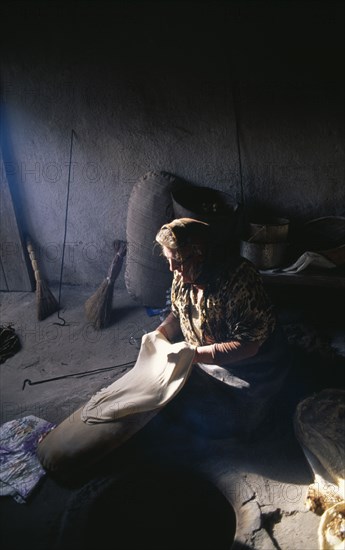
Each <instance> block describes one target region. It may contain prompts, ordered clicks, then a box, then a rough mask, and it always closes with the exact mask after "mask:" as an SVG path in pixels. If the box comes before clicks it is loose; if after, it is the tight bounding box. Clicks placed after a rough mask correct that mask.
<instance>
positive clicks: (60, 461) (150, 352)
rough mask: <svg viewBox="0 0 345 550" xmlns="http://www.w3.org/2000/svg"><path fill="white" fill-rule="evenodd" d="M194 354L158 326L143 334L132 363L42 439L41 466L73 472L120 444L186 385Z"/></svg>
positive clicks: (90, 463)
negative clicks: (168, 337) (157, 328)
mask: <svg viewBox="0 0 345 550" xmlns="http://www.w3.org/2000/svg"><path fill="white" fill-rule="evenodd" d="M193 357H194V348H193V346H191V345H190V344H188V343H186V342H179V343H175V344H171V343H170V342H169V341H168V340H167V339H166V338H165V337H164V336H163V335H162V334H161V333H160V332H158V331H153V332H150V333H148V334H146V335H144V336H143V339H142V344H141V348H140V351H139V355H138V359H137V361H136V364H135V366H134V367H133V369H132V370H131V371H129V372H128V373H126V374H124V376H123V377H122V378H119V379H117V380H116V381H115V382H114V383H113V384H111V385H110V386H109V387H107V388H104V389H103V390H100V392H98V393H96V394H95V395H94V396H93V397H91V399H90V400H89V401H88V402H87V403H86V404H85V405H84V406H82V407H81V408H80V409H78V410H77V411H75V412H74V413H73V414H72V415H70V416H69V417H68V418H66V419H65V420H64V421H63V422H62V423H61V424H59V426H57V428H55V429H54V430H53V431H52V432H50V433H49V434H48V435H47V437H45V438H44V439H43V441H42V442H41V443H40V445H39V446H38V450H37V453H38V457H39V459H40V461H41V463H42V465H43V467H44V468H45V469H47V470H50V471H52V472H56V473H73V471H78V470H79V469H80V468H85V467H86V468H87V467H88V466H90V465H92V464H93V463H94V462H96V461H97V460H99V459H100V458H102V457H103V456H105V455H106V454H108V453H109V452H111V451H112V450H114V449H115V448H117V447H119V446H120V445H121V444H123V443H124V442H125V441H127V440H128V439H129V438H130V437H132V436H133V435H134V434H135V433H136V432H137V431H139V430H140V429H141V428H142V427H144V426H145V424H147V423H148V422H149V420H151V418H153V416H155V415H156V414H157V413H158V411H159V410H160V409H161V408H162V407H163V406H164V405H165V404H166V403H168V402H169V401H170V400H171V399H172V398H173V397H174V396H175V395H176V394H177V393H178V392H179V391H180V390H181V389H182V387H183V385H184V383H185V382H186V380H187V378H188V376H189V374H190V372H191V368H192V361H193Z"/></svg>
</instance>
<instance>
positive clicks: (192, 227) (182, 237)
mask: <svg viewBox="0 0 345 550" xmlns="http://www.w3.org/2000/svg"><path fill="white" fill-rule="evenodd" d="M209 240H210V226H209V224H208V223H205V222H202V221H199V220H195V219H193V218H177V219H175V220H173V221H172V222H170V223H166V224H164V225H163V226H162V227H161V228H160V230H159V231H158V233H157V235H156V241H157V242H158V243H159V244H160V245H161V246H166V247H167V248H170V249H173V250H176V251H177V253H179V252H180V251H182V250H183V249H184V248H185V247H186V246H193V247H196V248H197V247H198V248H200V249H202V250H203V252H206V251H207V248H208V244H209Z"/></svg>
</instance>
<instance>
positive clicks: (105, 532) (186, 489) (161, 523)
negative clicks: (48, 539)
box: [61, 468, 236, 550]
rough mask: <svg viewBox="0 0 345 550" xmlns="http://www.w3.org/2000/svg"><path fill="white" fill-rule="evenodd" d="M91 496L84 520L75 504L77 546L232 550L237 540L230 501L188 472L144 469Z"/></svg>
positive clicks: (163, 549)
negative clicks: (77, 513) (76, 512)
mask: <svg viewBox="0 0 345 550" xmlns="http://www.w3.org/2000/svg"><path fill="white" fill-rule="evenodd" d="M87 495H88V496H89V498H91V501H89V502H88V504H87V506H85V510H84V512H85V513H84V514H83V513H82V516H83V519H82V521H78V519H77V516H76V514H75V508H74V526H73V529H72V531H74V535H72V539H73V545H74V546H73V548H74V550H77V549H79V548H83V550H85V549H86V548H92V549H94V548H102V547H107V548H109V549H110V548H114V549H117V548H121V550H136V549H138V550H177V549H179V548H183V549H184V550H194V549H195V550H230V549H231V546H232V544H233V541H234V538H235V531H236V516H235V512H234V509H233V507H232V505H231V504H230V503H229V501H228V500H227V499H226V497H225V496H224V495H223V494H222V493H221V492H220V490H219V489H218V488H216V487H215V486H214V485H213V484H212V483H211V482H210V481H207V480H205V479H204V478H201V477H200V476H199V475H196V474H194V473H192V472H190V471H188V472H186V471H183V472H182V471H178V470H173V471H172V470H171V469H169V470H164V469H163V470H162V469H146V468H145V469H140V471H139V472H138V471H137V472H136V473H135V474H134V475H133V473H131V475H126V476H123V477H122V478H121V479H119V480H116V481H112V482H111V483H109V484H106V485H105V486H104V487H103V488H102V490H100V491H99V492H98V494H97V491H96V492H95V491H88V492H86V493H85V496H87ZM76 500H77V501H78V499H76ZM82 500H83V499H79V502H81V501H82ZM76 504H77V502H76ZM76 519H77V521H76ZM79 519H80V518H79ZM67 531H68V530H67ZM70 534H71V532H70ZM62 538H64V537H62ZM61 542H62V543H63V544H66V546H67V548H68V547H69V546H68V543H69V542H72V541H67V540H64V541H61ZM103 545H104V546H103ZM66 546H65V548H66Z"/></svg>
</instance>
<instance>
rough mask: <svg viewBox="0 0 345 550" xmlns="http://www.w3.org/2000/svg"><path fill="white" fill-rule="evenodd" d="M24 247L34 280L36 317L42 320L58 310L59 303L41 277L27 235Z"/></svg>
mask: <svg viewBox="0 0 345 550" xmlns="http://www.w3.org/2000/svg"><path fill="white" fill-rule="evenodd" d="M26 248H27V251H28V253H29V256H30V261H31V265H32V269H33V271H34V275H35V280H36V304H37V318H38V320H39V321H43V319H45V318H46V317H49V315H52V314H53V313H55V312H56V311H58V310H59V304H58V302H57V300H56V299H55V296H54V295H53V294H52V292H51V290H50V288H49V287H48V284H47V283H46V281H45V280H44V279H42V278H41V274H40V271H39V268H38V263H37V260H36V256H35V251H34V248H33V245H32V242H31V239H30V237H28V236H27V237H26Z"/></svg>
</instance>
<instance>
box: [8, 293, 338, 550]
mask: <svg viewBox="0 0 345 550" xmlns="http://www.w3.org/2000/svg"><path fill="white" fill-rule="evenodd" d="M89 296H90V291H88V290H85V289H82V290H81V289H80V288H76V287H67V288H64V289H63V293H62V310H61V312H60V316H59V317H58V316H57V314H54V315H52V316H51V317H49V318H47V319H46V320H44V321H38V320H37V316H36V305H35V294H34V293H2V294H1V325H8V324H10V323H11V324H12V325H13V328H14V329H15V331H16V334H17V335H18V336H19V339H20V343H21V349H20V351H18V352H17V353H16V354H15V355H14V356H13V357H11V358H9V359H7V360H6V361H5V362H4V363H2V364H1V365H0V375H1V424H4V423H6V422H8V421H10V420H13V419H19V418H22V417H24V416H27V415H34V416H37V417H39V418H42V419H45V420H47V421H49V422H52V423H55V424H57V423H59V422H60V421H62V420H63V419H64V418H66V417H67V416H68V415H69V414H71V413H72V412H73V411H74V410H75V409H77V408H78V407H79V406H80V405H81V404H82V403H84V402H85V401H87V400H88V398H89V397H91V395H92V394H93V393H95V392H96V391H97V390H98V389H100V388H101V387H104V386H107V385H109V384H110V383H111V382H113V381H114V380H115V379H116V378H117V377H119V376H121V375H123V373H125V372H126V371H127V370H128V369H130V368H131V366H132V365H133V362H134V361H135V359H136V357H137V354H138V349H139V346H140V340H141V337H142V335H143V334H144V333H145V332H150V331H151V330H154V328H155V327H156V326H157V325H158V324H159V322H160V321H159V316H157V315H156V316H150V315H149V314H148V311H147V310H146V308H144V307H141V306H138V305H137V304H136V303H135V302H134V301H133V300H132V299H131V298H130V297H129V296H128V294H127V292H126V290H124V289H115V292H114V300H113V318H112V323H111V325H110V326H109V327H108V328H106V329H103V330H101V331H98V332H97V331H95V330H94V329H93V328H92V327H91V326H90V324H89V323H88V321H87V320H86V318H85V313H84V304H85V301H86V299H87V298H88V297H89ZM297 302H298V300H297ZM325 303H326V304H328V305H329V308H330V309H332V308H333V310H334V304H335V302H333V304H330V303H329V298H328V297H326V299H325ZM339 309H340V308H339ZM318 310H319V307H318ZM319 311H320V310H319ZM278 313H279V319H280V322H281V324H282V326H283V328H284V330H285V332H286V335H287V337H288V340H289V343H290V348H291V352H292V358H293V361H292V365H291V371H290V374H289V377H288V380H287V382H286V387H285V389H284V393H283V398H282V399H280V401H279V402H278V403H277V404H276V406H275V408H274V410H273V411H272V415H271V417H270V418H269V419H267V421H266V422H265V423H264V424H263V426H262V427H261V428H260V430H259V431H258V432H257V433H256V434H255V437H253V438H252V439H250V440H246V441H244V440H236V439H234V438H227V437H223V436H222V435H219V434H216V435H214V434H212V433H210V432H208V431H207V430H205V429H204V427H203V426H200V425H199V426H197V425H195V424H193V422H189V421H187V420H186V419H185V418H184V416H183V412H181V413H180V412H179V409H178V406H175V408H174V406H172V407H171V408H170V409H169V408H168V409H167V412H165V413H164V411H163V413H162V414H159V415H157V416H156V417H155V418H154V419H153V420H151V421H150V422H149V424H148V425H147V426H146V427H145V428H143V429H142V431H141V432H139V433H138V434H137V435H136V436H134V437H133V439H132V440H130V441H129V442H128V443H126V444H125V445H124V446H123V447H122V448H121V449H119V450H118V451H117V452H116V453H114V454H113V455H111V456H110V457H108V458H107V459H106V460H104V461H103V462H102V463H101V464H100V465H99V466H98V467H97V468H96V469H95V470H94V471H93V472H92V473H90V475H89V477H88V478H87V479H83V480H79V481H78V482H76V483H75V484H74V485H73V484H72V485H71V484H70V485H63V484H61V483H58V482H57V481H55V480H54V479H53V478H51V477H49V476H47V475H45V476H44V477H43V478H42V479H41V481H40V482H39V484H38V485H37V487H36V488H35V490H34V492H33V493H32V494H31V496H30V497H29V498H28V500H27V502H26V503H22V504H21V503H18V502H16V501H15V500H14V498H13V497H11V496H3V497H2V498H1V499H0V527H1V535H0V537H1V538H0V543H1V548H2V549H3V550H19V549H22V548H23V547H29V548H35V550H50V549H52V550H53V549H54V550H55V549H56V550H60V549H62V548H64V549H67V550H68V549H69V548H70V549H71V550H72V549H73V550H77V549H78V548H83V549H85V548H91V547H92V548H95V547H96V545H97V544H98V546H99V547H101V546H102V545H103V544H106V540H107V537H112V540H113V542H114V545H113V547H114V548H115V547H116V548H121V549H123V548H128V549H129V548H131V550H133V549H134V548H139V547H140V548H146V547H147V548H151V549H153V548H157V549H158V548H159V549H160V550H163V549H164V548H175V549H179V548H181V549H183V550H184V549H186V550H189V549H192V548H198V549H200V550H202V549H203V548H205V549H206V548H212V549H213V550H217V549H218V548H219V549H220V548H224V549H228V550H230V548H234V549H236V550H240V549H241V548H242V549H248V550H249V549H261V550H271V549H272V550H273V549H280V550H317V548H318V539H317V529H318V525H319V521H320V518H319V517H318V516H317V515H316V514H314V513H313V512H310V511H308V510H307V509H306V506H305V498H306V494H307V489H308V486H309V484H310V483H312V481H313V474H312V470H311V469H310V467H309V465H308V462H307V460H306V458H305V456H304V454H303V451H302V449H301V448H300V445H299V444H298V442H297V440H296V438H295V435H294V431H293V423H292V419H293V414H294V410H295V407H296V405H297V403H298V402H299V401H300V400H301V399H303V398H304V397H306V396H308V395H310V394H312V393H314V392H318V391H320V390H321V389H324V388H327V387H344V356H345V353H344V332H343V328H344V324H343V319H342V317H341V315H339V316H338V315H336V316H334V315H332V322H330V317H327V311H326V313H322V314H320V315H317V316H315V312H314V310H309V309H306V308H305V307H304V306H303V307H301V306H300V305H296V304H292V303H291V302H290V301H289V300H288V299H286V300H284V301H283V303H282V304H279V306H278ZM61 317H62V319H61ZM100 369H104V370H100ZM97 370H98V372H93V371H97ZM171 411H172V413H173V414H170V413H171ZM186 518H187V520H186ZM183 529H184V535H182V532H183ZM121 539H123V540H126V541H127V544H124V543H123V542H122V543H121V542H120V540H121ZM233 540H234V543H233V544H232V541H233ZM145 541H149V542H145ZM108 546H109V544H108Z"/></svg>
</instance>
